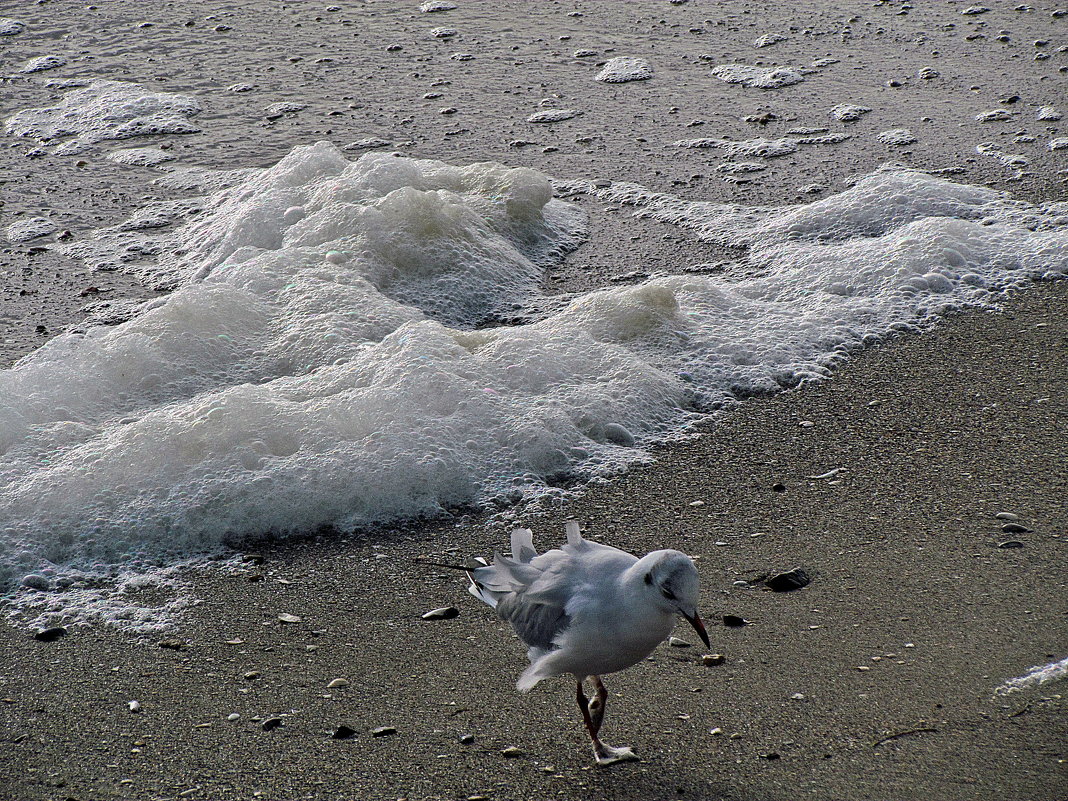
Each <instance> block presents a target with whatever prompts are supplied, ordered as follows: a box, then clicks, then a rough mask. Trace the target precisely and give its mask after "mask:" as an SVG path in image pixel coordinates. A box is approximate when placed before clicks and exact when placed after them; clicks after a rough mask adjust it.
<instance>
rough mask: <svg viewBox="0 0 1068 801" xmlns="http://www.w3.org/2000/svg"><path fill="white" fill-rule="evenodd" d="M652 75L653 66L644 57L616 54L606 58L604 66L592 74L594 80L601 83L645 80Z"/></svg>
mask: <svg viewBox="0 0 1068 801" xmlns="http://www.w3.org/2000/svg"><path fill="white" fill-rule="evenodd" d="M652 77H653V68H652V67H650V66H649V62H647V61H646V60H645V59H643V58H632V57H631V56H616V57H615V58H610V59H608V61H607V62H606V63H605V65H604V68H603V69H602V70H601V71H600V72H598V73H597V75H596V76H594V80H595V81H601V82H603V83H627V82H628V81H647V80H649V79H650V78H652Z"/></svg>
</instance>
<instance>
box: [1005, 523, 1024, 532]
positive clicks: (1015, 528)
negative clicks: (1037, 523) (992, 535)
mask: <svg viewBox="0 0 1068 801" xmlns="http://www.w3.org/2000/svg"><path fill="white" fill-rule="evenodd" d="M1001 530H1002V532H1003V533H1005V534H1030V533H1031V529H1029V528H1028V527H1027V526H1024V525H1021V524H1019V523H1005V524H1004V525H1002V527H1001Z"/></svg>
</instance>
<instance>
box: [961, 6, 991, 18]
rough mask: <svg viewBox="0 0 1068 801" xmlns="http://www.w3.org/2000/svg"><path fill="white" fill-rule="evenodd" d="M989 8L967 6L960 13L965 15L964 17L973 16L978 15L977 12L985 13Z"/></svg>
mask: <svg viewBox="0 0 1068 801" xmlns="http://www.w3.org/2000/svg"><path fill="white" fill-rule="evenodd" d="M989 10H990V9H989V8H987V7H986V6H968V7H967V8H966V9H964V10H963V11H961V12H960V13H961V14H963V15H964V16H966V17H974V16H978V15H979V14H985V13H986V12H987V11H989Z"/></svg>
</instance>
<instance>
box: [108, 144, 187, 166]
mask: <svg viewBox="0 0 1068 801" xmlns="http://www.w3.org/2000/svg"><path fill="white" fill-rule="evenodd" d="M105 158H107V160H108V161H113V162H115V163H116V164H131V165H134V166H137V167H156V166H158V165H160V164H165V163H167V162H168V161H174V156H173V155H171V154H170V153H168V152H167V151H166V150H161V149H160V148H158V147H128V148H124V149H122V150H112V151H111V152H110V153H108V154H107V156H106V157H105Z"/></svg>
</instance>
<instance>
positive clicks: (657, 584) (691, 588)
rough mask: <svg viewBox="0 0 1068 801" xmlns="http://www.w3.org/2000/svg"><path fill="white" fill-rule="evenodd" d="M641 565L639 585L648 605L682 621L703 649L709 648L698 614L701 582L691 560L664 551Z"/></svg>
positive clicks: (652, 554)
mask: <svg viewBox="0 0 1068 801" xmlns="http://www.w3.org/2000/svg"><path fill="white" fill-rule="evenodd" d="M641 561H642V562H643V563H646V564H644V565H643V566H644V567H645V573H644V575H643V578H642V581H643V584H644V586H645V590H646V593H647V594H648V595H649V597H650V599H651V601H652V602H653V603H655V604H656V605H657V606H658V607H660V608H661V609H663V610H664V611H665V612H670V613H672V614H676V615H681V616H682V617H683V618H685V619H686V621H687V622H688V623H689V624H690V625H691V626H693V628H694V631H696V632H697V634H698V636H699V637H700V638H701V641H702V642H703V643H704V644H705V647H706V648H709V647H711V645H710V643H709V642H708V633H707V632H706V631H705V625H704V623H702V622H701V617H700V615H698V614H697V600H698V595H699V589H700V579H699V578H698V575H697V566H696V565H694V563H693V559H691V558H690V557H688V556H687V555H686V554H684V553H682V552H681V551H672V550H663V551H653V552H652V553H651V554H648V555H647V556H646V557H645V558H644V559H642V560H641Z"/></svg>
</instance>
